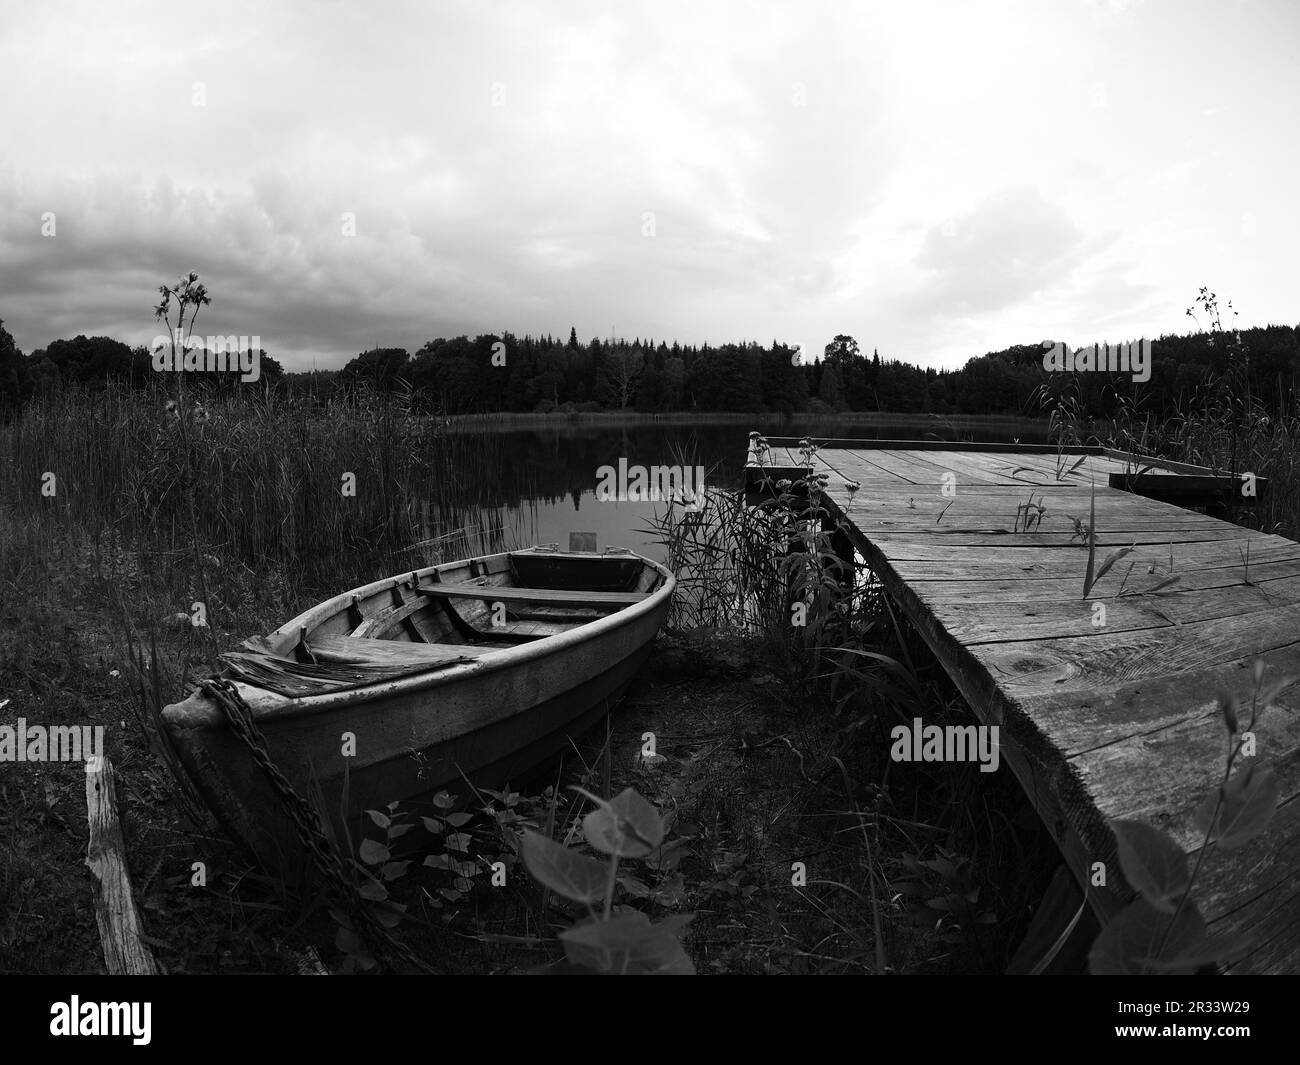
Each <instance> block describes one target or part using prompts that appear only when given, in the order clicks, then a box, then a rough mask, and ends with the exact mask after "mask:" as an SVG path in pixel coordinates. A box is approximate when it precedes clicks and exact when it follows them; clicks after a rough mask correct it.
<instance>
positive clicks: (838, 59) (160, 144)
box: [0, 0, 1300, 370]
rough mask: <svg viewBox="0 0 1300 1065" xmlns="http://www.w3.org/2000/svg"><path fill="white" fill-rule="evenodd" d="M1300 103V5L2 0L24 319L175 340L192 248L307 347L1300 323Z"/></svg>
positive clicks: (9, 198)
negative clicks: (164, 319)
mask: <svg viewBox="0 0 1300 1065" xmlns="http://www.w3.org/2000/svg"><path fill="white" fill-rule="evenodd" d="M200 105H201V106H200ZM1298 132H1300V3H1295V2H1294V0H1278V2H1274V3H1269V2H1263V0H1249V2H1244V3H1236V2H1232V0H1227V2H1219V3H1197V2H1168V3H1161V2H1156V0H1151V2H1148V3H1140V2H1110V3H1106V2H1098V3H1094V2H1086V0H1061V2H1041V0H1040V2H1033V3H1023V4H1020V3H1012V4H994V3H979V2H958V3H951V4H926V3H911V2H909V3H901V2H896V3H891V4H889V5H874V4H871V5H869V4H866V3H852V4H850V3H848V2H840V3H825V4H818V3H810V2H808V0H800V2H799V3H792V2H773V3H743V4H742V3H725V4H724V3H718V2H715V0H704V2H700V0H696V2H691V3H682V4H676V3H669V2H666V0H653V2H645V3H617V4H614V3H606V2H593V3H570V2H548V3H512V2H490V3H489V2H482V0H478V2H473V3H445V2H427V3H388V2H383V0H372V2H369V3H316V2H313V3H307V2H298V3H276V2H273V0H256V2H254V3H247V4H245V3H238V2H236V3H230V2H227V0H222V3H220V4H216V5H213V4H177V3H157V4H153V3H137V4H130V5H126V4H119V3H112V4H107V3H102V2H94V3H84V4H81V3H60V2H58V0H52V2H48V3H40V4H37V3H32V2H30V0H0V319H3V320H4V322H5V326H6V328H8V329H9V330H10V332H12V333H13V335H14V337H15V339H16V341H17V343H18V345H19V347H20V348H22V349H23V350H24V351H26V352H31V351H32V350H34V349H36V348H39V347H44V346H45V345H46V344H48V343H49V342H50V341H51V340H53V339H56V338H59V337H70V336H74V335H76V334H77V333H87V334H92V335H93V334H108V335H111V336H115V337H117V338H119V339H121V340H124V341H126V342H128V343H131V344H137V343H147V342H148V340H149V338H151V337H152V336H153V335H154V334H155V333H156V332H157V331H158V330H157V328H156V325H155V323H154V321H153V317H152V308H153V305H154V303H155V302H156V299H157V296H156V290H157V286H158V285H159V284H161V283H162V282H164V281H173V280H175V279H176V277H177V276H179V275H180V274H181V273H183V272H185V271H188V270H191V269H193V270H197V271H198V272H199V273H200V275H201V276H202V279H203V280H204V281H205V282H206V283H207V285H208V288H209V291H210V293H211V295H212V305H211V307H209V308H206V309H205V310H204V311H203V312H202V313H201V314H200V316H199V323H198V324H199V328H198V332H199V333H200V334H204V335H206V334H209V333H221V334H228V333H234V334H247V335H254V334H256V335H259V336H260V337H261V338H262V344H263V347H265V348H266V349H267V351H269V352H270V353H271V354H272V355H275V356H277V357H280V358H281V359H282V361H283V362H284V364H285V366H286V368H287V369H291V370H297V369H307V368H310V367H311V365H312V364H313V362H314V363H315V364H316V365H318V366H321V367H337V366H341V365H342V364H343V362H345V361H346V360H347V359H348V358H350V357H352V356H353V355H355V354H356V353H357V352H359V351H361V350H363V349H365V348H368V347H372V346H375V345H381V346H399V347H406V348H408V349H409V350H411V351H412V352H414V351H415V349H417V348H418V347H419V346H420V345H421V344H422V343H424V342H425V341H426V340H428V339H431V338H433V337H436V336H453V335H456V334H459V333H467V334H470V335H474V334H478V333H492V332H501V331H505V330H510V331H513V332H515V333H525V332H528V333H534V334H536V333H545V332H550V333H554V334H561V335H564V336H567V335H568V331H569V327H570V325H574V326H576V327H577V330H578V335H579V336H580V337H581V338H582V339H583V340H584V341H586V340H588V339H590V338H591V337H592V336H593V335H597V336H601V337H604V336H608V335H610V334H611V333H613V334H615V335H619V336H626V337H633V336H641V337H646V336H650V337H653V338H655V339H656V340H660V339H662V340H667V341H670V342H671V341H672V340H673V339H678V340H681V341H683V342H692V343H699V342H703V341H709V342H712V343H721V342H725V341H740V340H758V341H760V342H762V343H764V344H766V343H768V342H770V341H771V340H772V339H773V338H777V339H780V340H783V341H787V342H791V343H796V342H798V343H803V344H804V345H805V349H806V350H808V351H810V352H812V351H815V352H820V350H821V348H822V347H823V346H824V345H825V344H826V342H827V341H829V340H830V338H831V337H832V336H834V335H835V334H836V333H850V334H852V335H853V336H855V337H856V338H857V339H858V341H859V343H860V344H861V345H862V346H863V348H865V349H867V350H868V351H869V350H870V349H872V348H873V347H874V348H879V350H880V352H881V354H882V355H889V356H895V357H899V358H904V359H907V360H909V361H913V362H917V363H920V364H922V365H936V366H953V365H960V364H961V363H962V362H963V361H964V360H965V359H966V358H967V357H969V356H971V355H975V354H981V353H983V352H985V351H988V350H992V349H997V348H1000V347H1005V346H1007V345H1009V344H1013V343H1032V342H1035V341H1037V340H1041V339H1043V338H1045V337H1052V338H1057V339H1064V340H1067V341H1070V342H1073V343H1076V344H1078V345H1083V344H1086V343H1091V342H1093V341H1106V340H1110V341H1119V340H1123V339H1133V338H1137V337H1140V336H1147V337H1154V336H1158V335H1159V334H1160V333H1162V332H1184V331H1186V329H1187V328H1189V327H1190V325H1191V323H1190V321H1189V320H1188V319H1187V318H1186V317H1185V315H1184V310H1185V309H1186V307H1187V306H1188V305H1189V304H1190V303H1191V302H1192V300H1193V298H1194V297H1195V295H1196V292H1197V289H1198V288H1199V287H1200V286H1201V285H1209V286H1211V287H1212V288H1214V289H1215V291H1217V292H1218V294H1219V295H1220V297H1221V298H1222V299H1224V300H1226V299H1228V298H1231V299H1232V300H1233V301H1234V305H1235V306H1236V307H1237V308H1238V309H1239V310H1240V312H1241V318H1240V319H1239V321H1240V323H1241V324H1242V325H1254V324H1265V323H1270V322H1283V323H1287V324H1296V323H1298V322H1300V305H1298V303H1297V284H1296V283H1297V280H1300V269H1298V268H1297V254H1298V253H1300V221H1298V219H1300V211H1298V210H1297V203H1296V189H1297V187H1300V177H1298V175H1300V138H1297V133H1298ZM47 212H53V215H54V224H55V234H54V236H52V237H50V236H45V235H42V225H43V222H42V219H43V216H45V215H46V213H47ZM346 212H351V213H352V215H354V216H355V235H354V236H348V235H345V233H344V230H345V228H346V223H345V220H344V217H343V216H344V214H345V213H346ZM46 228H47V229H48V228H49V227H48V224H47V225H46Z"/></svg>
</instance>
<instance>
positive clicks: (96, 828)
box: [86, 755, 158, 976]
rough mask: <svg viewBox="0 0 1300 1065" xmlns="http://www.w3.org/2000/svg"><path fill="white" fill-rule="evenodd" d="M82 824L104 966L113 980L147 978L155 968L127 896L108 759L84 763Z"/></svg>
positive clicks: (123, 853)
mask: <svg viewBox="0 0 1300 1065" xmlns="http://www.w3.org/2000/svg"><path fill="white" fill-rule="evenodd" d="M86 819H87V821H88V822H89V825H90V843H89V845H88V847H87V850H86V866H87V867H88V868H89V869H90V875H91V876H92V877H93V878H94V881H95V895H94V903H95V920H96V922H97V923H98V924H99V938H100V942H101V943H102V944H103V947H104V966H105V968H106V969H107V970H108V972H109V974H110V975H112V976H120V975H128V976H151V975H153V974H155V973H157V971H158V968H157V966H156V965H155V964H154V960H153V955H152V954H151V953H150V951H149V948H148V947H146V946H145V945H144V942H143V941H142V940H141V938H140V917H139V914H137V913H136V909H135V900H134V899H133V898H132V896H131V874H130V870H129V869H128V868H127V864H126V845H125V843H124V842H123V840H122V826H121V825H120V823H119V822H118V819H117V796H116V794H115V792H114V788H113V763H112V762H110V761H109V760H108V757H107V756H106V755H100V756H95V757H92V758H90V759H87V761H86Z"/></svg>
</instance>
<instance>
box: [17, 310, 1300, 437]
mask: <svg viewBox="0 0 1300 1065" xmlns="http://www.w3.org/2000/svg"><path fill="white" fill-rule="evenodd" d="M1239 336H1240V340H1239V342H1236V343H1233V344H1231V345H1229V344H1226V343H1225V342H1224V334H1218V337H1219V339H1218V342H1217V345H1216V339H1215V334H1213V333H1206V332H1200V333H1191V334H1188V335H1182V336H1179V335H1167V336H1162V337H1159V338H1158V339H1156V340H1154V341H1152V345H1151V347H1152V368H1151V375H1150V380H1149V381H1147V382H1144V383H1139V382H1134V381H1133V380H1132V378H1131V375H1128V374H1122V373H1117V374H1111V373H1104V372H1096V371H1091V372H1083V373H1079V374H1076V375H1075V379H1076V380H1077V382H1078V390H1079V400H1080V406H1081V407H1082V409H1083V410H1085V411H1087V412H1088V413H1089V414H1091V415H1096V416H1102V417H1106V416H1111V415H1114V414H1115V413H1117V411H1118V410H1119V409H1120V407H1121V405H1122V404H1134V403H1135V404H1136V405H1137V407H1138V409H1141V410H1145V411H1150V412H1152V413H1153V414H1156V415H1168V414H1170V413H1172V412H1174V411H1178V410H1185V409H1187V407H1188V405H1190V404H1195V403H1196V402H1198V399H1199V398H1201V397H1204V395H1205V394H1206V392H1207V389H1206V386H1207V384H1209V385H1210V386H1211V388H1212V386H1213V382H1214V381H1215V380H1216V379H1217V378H1218V377H1219V376H1220V375H1222V374H1223V373H1224V372H1225V371H1227V370H1228V368H1229V365H1228V364H1229V361H1230V360H1237V363H1238V365H1237V366H1236V367H1235V370H1236V372H1237V374H1238V375H1240V376H1239V377H1238V380H1242V381H1245V382H1246V383H1247V385H1248V388H1249V389H1250V393H1251V396H1252V398H1253V399H1254V400H1256V401H1258V402H1259V403H1260V404H1261V405H1262V406H1264V407H1265V408H1269V409H1273V410H1278V409H1280V408H1287V409H1290V408H1291V406H1292V402H1293V398H1294V396H1295V393H1296V389H1297V386H1298V385H1300V327H1297V326H1281V325H1270V326H1264V327H1258V328H1253V329H1243V330H1241V331H1240V334H1239ZM1045 346H1046V342H1043V343H1034V344H1022V345H1016V346H1014V347H1010V348H1006V349H1004V350H1002V351H996V352H989V353H987V354H985V355H980V356H976V357H974V358H971V359H970V360H969V361H968V362H967V363H966V365H965V366H963V367H962V368H960V369H956V370H936V369H933V368H922V367H918V366H914V365H912V364H910V363H908V362H905V361H902V360H900V359H894V358H888V357H883V358H882V357H881V355H880V354H879V352H878V351H876V350H873V351H872V352H871V353H870V354H867V353H866V352H865V351H864V350H862V348H861V347H860V346H859V345H858V343H857V342H856V341H855V340H854V339H853V338H852V337H850V336H846V335H840V336H837V337H836V338H835V339H834V340H833V341H831V343H830V344H828V345H826V348H825V349H824V351H822V352H819V353H817V354H818V355H820V358H819V359H817V360H815V361H814V360H813V359H811V358H809V357H808V353H805V352H799V351H797V350H796V349H795V348H793V347H791V346H790V345H788V344H783V343H780V342H778V341H775V340H774V341H773V342H772V343H771V344H770V345H768V346H766V347H764V346H762V345H760V344H757V343H742V344H721V345H708V344H704V345H684V344H679V343H672V344H668V343H664V342H655V341H651V340H641V339H639V338H638V339H634V340H608V339H606V340H602V339H598V338H595V339H592V340H590V341H588V342H586V343H583V342H581V341H579V339H578V336H577V331H576V329H571V330H570V332H569V337H568V339H567V340H563V339H561V338H559V337H553V336H549V335H548V336H528V335H525V336H515V335H513V334H510V333H502V334H485V335H482V336H478V337H475V338H473V339H471V338H469V337H464V336H460V337H454V338H451V339H446V338H439V339H436V340H431V341H429V342H428V343H427V344H425V345H424V346H423V347H421V348H420V349H419V350H418V351H416V352H414V353H411V352H408V351H407V350H406V349H404V348H377V349H374V350H371V351H366V352H362V353H360V354H358V355H357V356H356V357H355V358H353V359H352V360H351V361H350V362H348V363H347V365H346V366H344V367H343V368H342V369H341V370H335V371H312V372H308V373H287V372H285V371H284V370H283V368H282V367H281V365H280V363H279V362H278V361H277V360H276V359H274V358H273V357H272V356H270V355H268V354H266V353H265V352H262V353H261V378H260V380H258V381H257V382H255V383H252V384H242V385H241V384H240V383H239V382H238V381H237V376H238V375H237V374H236V373H227V374H214V373H206V372H205V373H201V374H190V375H189V378H190V380H191V381H192V382H194V386H195V387H198V388H208V389H213V390H217V391H222V390H231V389H233V388H236V387H242V388H274V389H279V390H283V391H286V392H288V393H291V394H299V395H309V396H316V397H319V398H322V399H323V398H326V397H328V396H329V395H331V394H335V393H338V392H340V391H347V390H350V389H357V388H374V389H378V390H381V391H390V392H402V393H405V394H407V395H408V396H409V397H410V399H411V400H412V402H414V403H416V404H417V405H418V406H420V407H422V408H424V409H427V410H430V411H436V412H440V413H444V414H468V413H492V412H533V411H540V412H551V411H561V412H572V411H579V412H586V411H620V410H627V411H637V412H643V413H653V412H668V411H753V412H782V413H802V412H810V413H817V414H828V413H840V412H847V411H883V412H889V413H933V414H953V413H961V414H1035V413H1037V412H1038V410H1037V406H1038V396H1039V394H1040V393H1039V388H1040V386H1041V385H1043V384H1044V382H1045V380H1047V379H1048V378H1049V376H1054V375H1049V374H1047V373H1046V371H1045V370H1044V367H1043V355H1044V351H1045ZM1242 359H1244V360H1245V365H1244V366H1243V365H1240V362H1241V360H1242ZM162 376H166V375H165V374H160V373H159V372H158V371H155V370H154V369H153V366H152V364H151V360H150V356H149V352H148V350H147V349H146V348H144V347H137V348H134V349H133V348H130V347H128V346H127V345H125V344H123V343H122V342H120V341H118V340H114V339H112V338H110V337H86V336H77V337H75V338H73V339H70V340H56V341H54V342H53V343H51V344H50V345H48V346H47V347H45V348H42V349H40V350H37V351H34V352H32V353H31V354H29V355H24V354H23V352H21V351H20V350H18V349H17V347H16V346H15V344H14V341H13V338H12V336H10V334H9V333H8V331H6V330H5V329H4V327H3V322H0V408H8V409H10V410H12V409H13V408H14V407H16V406H21V405H22V404H23V403H24V402H26V401H28V400H30V399H31V398H32V397H33V396H36V395H39V394H41V393H43V392H49V391H51V390H63V389H67V388H70V387H81V388H86V389H91V390H94V389H98V388H103V387H104V385H105V383H106V382H108V381H120V382H124V383H126V384H127V385H128V386H134V387H141V388H143V387H146V386H148V385H149V384H150V383H151V382H155V383H156V382H157V380H158V379H159V377H162ZM1055 376H1059V375H1055Z"/></svg>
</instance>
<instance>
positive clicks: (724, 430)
mask: <svg viewBox="0 0 1300 1065" xmlns="http://www.w3.org/2000/svg"><path fill="white" fill-rule="evenodd" d="M751 429H754V430H757V431H759V432H762V433H764V434H766V435H768V436H772V437H777V436H792V437H796V438H797V437H801V436H804V435H809V436H813V437H814V438H816V437H822V438H829V437H846V438H859V439H904V440H970V441H972V442H987V443H1010V442H1011V441H1012V440H1013V439H1018V440H1019V441H1020V442H1021V443H1025V444H1039V443H1045V442H1046V435H1045V430H1046V424H1045V423H1034V424H1032V425H1016V426H1014V427H1012V426H1011V425H1009V424H1008V423H1007V422H1006V421H1005V420H999V421H993V420H990V421H989V422H987V423H982V424H978V425H972V424H970V419H964V420H963V422H962V423H961V424H960V427H959V426H956V425H954V424H952V423H950V422H945V421H944V419H942V418H927V417H924V416H922V417H920V418H913V419H911V420H899V421H891V422H889V423H888V424H880V425H872V426H864V425H862V424H861V423H858V424H850V423H843V424H837V423H834V422H828V421H827V420H825V419H819V420H817V421H816V423H815V424H814V423H813V422H812V421H803V422H801V421H799V420H795V421H793V422H787V423H784V424H782V423H780V422H779V421H778V420H775V419H774V420H772V421H771V422H768V423H764V422H762V421H761V420H760V421H759V422H758V423H757V424H753V425H749V424H745V425H738V424H731V425H691V426H676V425H635V426H627V427H623V428H609V427H608V426H599V427H586V426H577V425H562V426H555V427H554V428H547V429H541V430H533V429H530V430H494V431H488V432H479V431H475V432H472V433H468V434H466V433H459V434H457V435H459V436H460V443H461V444H462V445H468V446H467V447H466V451H467V458H466V462H465V464H464V465H465V466H466V467H467V470H468V473H467V479H466V482H465V483H464V484H462V485H459V486H458V491H456V492H455V493H454V495H455V496H456V498H457V499H458V500H459V501H460V505H458V506H456V507H455V508H453V509H452V510H450V511H448V510H444V511H442V512H440V513H439V514H437V515H430V516H429V517H430V518H431V519H432V518H435V517H436V519H437V521H436V524H431V525H430V529H431V531H432V529H433V528H435V527H441V528H442V529H454V528H460V529H464V530H466V534H467V535H466V538H465V540H464V541H462V542H463V543H464V544H465V545H466V546H469V547H472V548H478V549H482V550H509V549H514V548H518V547H528V546H531V545H533V544H546V543H558V544H560V546H561V547H567V546H568V541H569V534H570V533H571V532H594V533H595V534H596V543H597V548H598V549H599V550H603V549H604V548H605V547H606V546H617V547H626V548H630V549H631V550H633V551H637V552H639V553H641V554H644V555H646V556H648V557H651V558H655V559H659V560H661V561H662V560H663V557H664V551H663V548H662V547H661V546H660V545H659V544H658V543H657V542H656V541H655V534H654V532H653V530H652V529H651V528H650V519H651V518H652V517H653V516H654V515H655V514H656V512H658V511H659V510H660V509H662V507H663V506H664V504H663V503H658V502H652V501H628V500H608V501H606V500H601V499H597V496H596V489H597V484H598V477H599V474H598V471H599V469H600V468H601V467H602V466H611V467H614V468H617V467H618V465H619V461H620V459H624V460H626V462H627V465H628V466H635V465H641V466H644V467H646V468H647V469H648V468H649V467H652V466H672V465H691V466H695V465H699V466H703V467H704V469H705V471H706V481H707V484H708V485H709V486H710V487H719V488H727V489H737V488H739V487H741V485H742V483H743V469H744V465H745V449H746V446H747V444H748V439H749V432H750V430H751Z"/></svg>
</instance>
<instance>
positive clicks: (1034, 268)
mask: <svg viewBox="0 0 1300 1065" xmlns="http://www.w3.org/2000/svg"><path fill="white" fill-rule="evenodd" d="M1095 250H1097V242H1096V241H1095V240H1091V239H1090V238H1089V237H1088V236H1087V235H1086V234H1085V233H1084V232H1083V231H1082V230H1081V229H1080V228H1079V227H1078V226H1076V225H1075V224H1074V223H1073V222H1072V221H1071V220H1070V218H1069V216H1068V214H1067V212H1066V211H1065V210H1064V209H1063V208H1061V207H1060V206H1059V205H1057V204H1053V203H1050V202H1049V201H1048V200H1046V199H1045V198H1044V197H1043V196H1042V194H1041V193H1040V192H1039V191H1038V190H1037V189H1034V188H1013V189H1006V190H1003V191H1001V192H998V193H996V194H994V195H992V196H989V197H988V198H986V199H985V200H984V201H983V202H981V203H980V204H979V205H977V206H976V207H975V208H974V209H973V210H971V211H969V212H966V213H965V214H962V215H960V216H958V217H956V218H953V219H951V220H949V221H947V222H944V223H942V224H940V225H937V226H932V227H930V228H929V229H928V230H926V231H925V234H924V236H923V237H922V239H921V242H920V247H919V249H918V251H917V254H916V256H915V257H914V258H913V260H912V265H913V266H914V267H916V268H917V269H918V270H919V271H920V274H921V280H920V282H919V285H918V287H917V289H916V290H915V291H914V293H913V294H912V302H913V306H914V309H915V310H918V311H926V312H928V313H933V314H938V315H940V316H948V317H978V316H982V315H988V314H992V313H994V312H996V311H1000V310H1003V309H1004V308H1006V307H1008V306H1010V305H1012V304H1014V303H1017V302H1019V301H1022V300H1025V299H1028V298H1029V297H1031V296H1033V295H1034V294H1035V293H1038V292H1043V291H1049V290H1051V289H1052V288H1054V287H1055V286H1057V285H1059V284H1060V283H1061V282H1063V281H1065V280H1066V279H1068V277H1069V276H1070V273H1071V271H1072V270H1074V269H1075V268H1076V267H1077V266H1078V265H1079V264H1080V263H1081V262H1082V261H1083V259H1084V257H1085V255H1086V254H1088V253H1089V251H1095Z"/></svg>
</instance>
